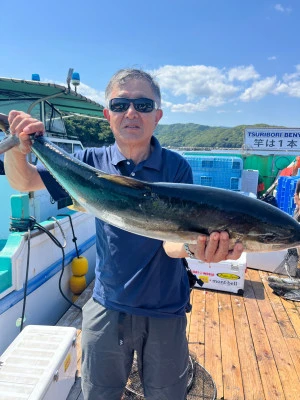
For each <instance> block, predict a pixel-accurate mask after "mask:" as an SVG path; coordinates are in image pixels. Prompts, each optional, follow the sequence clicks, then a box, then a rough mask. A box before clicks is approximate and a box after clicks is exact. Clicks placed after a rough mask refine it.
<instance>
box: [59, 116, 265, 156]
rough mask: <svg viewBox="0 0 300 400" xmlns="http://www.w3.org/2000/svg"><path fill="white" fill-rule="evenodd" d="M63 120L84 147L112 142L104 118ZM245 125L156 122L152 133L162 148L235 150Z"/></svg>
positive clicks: (259, 125) (238, 145) (239, 145)
mask: <svg viewBox="0 0 300 400" xmlns="http://www.w3.org/2000/svg"><path fill="white" fill-rule="evenodd" d="M65 123H66V128H67V132H68V135H70V136H76V137H78V138H79V140H81V141H82V143H83V145H84V146H86V147H88V146H97V147H99V146H102V145H109V144H111V143H113V142H114V138H113V135H112V132H111V130H110V127H109V125H108V123H107V122H106V121H102V120H96V119H90V118H86V117H74V118H66V119H65ZM252 126H256V127H268V126H269V125H266V124H257V125H252ZM247 127H248V126H247ZM245 128H246V125H239V126H236V127H233V128H225V127H212V126H206V125H198V124H192V123H188V124H171V125H158V127H157V128H156V130H155V135H156V137H157V138H158V139H159V141H160V143H161V145H162V146H164V147H172V148H179V147H189V148H195V147H196V148H199V147H200V148H207V147H213V148H227V149H234V148H240V147H242V144H243V138H244V130H245Z"/></svg>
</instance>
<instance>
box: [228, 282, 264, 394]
mask: <svg viewBox="0 0 300 400" xmlns="http://www.w3.org/2000/svg"><path fill="white" fill-rule="evenodd" d="M246 289H247V286H246ZM245 292H246V291H245ZM231 304H232V311H233V316H234V324H235V332H236V341H237V346H238V351H239V359H240V365H241V374H242V379H243V386H244V396H245V400H265V395H264V393H263V388H262V382H261V378H260V374H259V368H258V365H257V359H256V354H255V349H254V345H253V341H252V337H251V331H250V327H249V321H248V318H247V313H246V308H245V304H244V298H243V297H240V296H234V295H233V296H232V298H231ZM249 377H251V379H249Z"/></svg>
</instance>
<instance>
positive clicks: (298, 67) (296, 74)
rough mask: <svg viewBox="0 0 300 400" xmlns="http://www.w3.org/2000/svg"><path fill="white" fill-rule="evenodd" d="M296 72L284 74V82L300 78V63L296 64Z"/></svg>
mask: <svg viewBox="0 0 300 400" xmlns="http://www.w3.org/2000/svg"><path fill="white" fill-rule="evenodd" d="M295 68H296V72H294V73H293V74H284V75H283V78H282V79H283V81H284V82H291V81H295V80H297V79H300V64H298V65H296V67H295Z"/></svg>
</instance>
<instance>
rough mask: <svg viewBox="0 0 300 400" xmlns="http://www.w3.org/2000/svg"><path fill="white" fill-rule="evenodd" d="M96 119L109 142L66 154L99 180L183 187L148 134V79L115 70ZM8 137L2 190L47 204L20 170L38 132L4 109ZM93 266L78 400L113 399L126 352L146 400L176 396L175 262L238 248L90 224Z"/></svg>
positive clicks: (179, 378)
mask: <svg viewBox="0 0 300 400" xmlns="http://www.w3.org/2000/svg"><path fill="white" fill-rule="evenodd" d="M106 101H107V108H105V109H104V116H105V118H106V119H107V120H108V122H109V123H110V127H111V129H112V132H113V134H114V137H115V144H114V145H113V146H110V147H108V148H99V149H98V148H97V149H86V150H85V151H83V152H80V153H78V154H76V156H77V157H78V158H80V159H81V160H82V161H84V162H86V163H87V164H90V165H92V166H94V167H96V168H98V169H101V170H103V171H105V172H108V173H113V174H119V175H127V176H131V177H134V178H136V179H140V180H144V181H152V182H155V181H156V182H159V181H160V182H162V181H164V182H182V183H192V173H191V169H190V167H189V165H188V163H187V162H186V160H185V159H184V158H182V157H181V156H180V155H179V154H177V153H175V152H172V151H169V150H166V149H163V148H161V146H160V144H159V143H158V141H157V140H156V138H154V136H153V131H154V129H155V127H156V126H157V124H158V122H159V120H160V119H161V117H162V115H163V112H162V110H161V108H160V107H161V95H160V89H159V86H158V85H157V84H156V82H155V81H154V80H153V78H152V77H151V76H150V75H149V74H147V73H145V72H143V71H141V70H134V69H133V70H132V69H125V70H120V71H118V72H117V73H116V74H115V75H114V76H113V77H112V79H111V80H110V82H109V84H108V86H107V89H106ZM9 122H10V129H11V132H12V133H14V134H17V135H18V136H19V138H20V140H21V144H20V146H19V148H18V149H17V148H14V149H12V150H11V151H9V152H8V153H7V154H6V156H5V163H6V164H5V169H6V174H7V176H8V179H9V181H10V183H11V185H12V186H13V187H15V188H18V189H19V190H23V191H28V190H37V189H42V188H44V187H45V186H46V187H47V189H48V190H49V191H50V193H51V195H52V196H53V197H54V198H55V199H56V200H57V199H59V198H60V197H61V196H64V195H65V194H64V192H63V191H62V190H61V189H60V187H59V186H58V185H57V184H56V183H55V182H54V180H53V179H52V178H51V177H50V175H49V173H48V172H47V171H45V170H44V169H43V168H42V167H38V169H37V168H36V167H34V166H32V165H29V164H27V162H26V159H25V154H26V153H27V152H29V151H30V142H29V141H28V136H27V135H28V134H30V133H33V132H37V131H43V130H44V126H43V124H41V123H40V122H39V121H37V120H34V119H32V118H31V117H30V116H29V115H26V114H24V113H21V112H17V111H13V112H11V113H10V115H9ZM96 232H97V243H96V247H97V259H96V278H95V289H94V293H93V298H92V299H91V300H90V301H89V302H88V303H87V304H86V305H85V307H84V310H83V327H82V352H83V357H82V387H83V394H84V398H85V399H86V400H96V399H97V400H119V399H120V398H121V395H122V392H123V390H124V386H125V384H126V382H127V378H128V375H129V373H130V369H131V364H132V360H133V352H134V350H135V351H136V352H137V355H138V364H139V368H140V371H141V374H142V380H143V384H144V391H145V396H146V398H147V399H148V400H164V399H167V400H184V399H185V398H186V386H187V366H188V346H187V340H186V332H185V329H186V318H185V309H186V306H187V304H188V300H189V283H188V278H187V274H186V271H185V268H184V266H183V261H182V258H184V257H187V256H188V255H189V256H194V257H196V258H199V259H202V260H206V261H208V262H219V261H221V260H224V259H227V258H232V259H238V258H239V257H240V255H241V253H242V250H243V247H242V245H241V244H240V243H239V244H236V245H235V247H234V249H233V250H229V238H228V234H227V233H226V232H221V233H218V232H214V233H212V234H211V235H210V238H209V241H208V242H207V241H206V238H205V237H203V236H199V238H198V241H197V245H189V246H187V245H184V244H183V243H171V242H165V243H163V242H161V241H159V240H154V239H149V238H145V237H142V236H138V235H134V234H131V233H128V232H125V231H122V230H120V229H118V228H115V227H113V226H111V225H108V224H106V223H104V222H102V221H100V220H96Z"/></svg>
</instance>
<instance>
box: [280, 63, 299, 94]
mask: <svg viewBox="0 0 300 400" xmlns="http://www.w3.org/2000/svg"><path fill="white" fill-rule="evenodd" d="M274 93H275V94H281V93H284V94H287V95H288V96H290V97H300V64H298V65H296V72H294V73H293V74H284V75H283V78H282V82H278V83H277V86H276V88H275V90H274Z"/></svg>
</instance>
